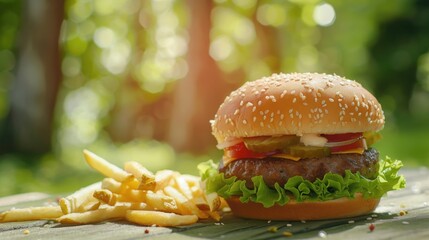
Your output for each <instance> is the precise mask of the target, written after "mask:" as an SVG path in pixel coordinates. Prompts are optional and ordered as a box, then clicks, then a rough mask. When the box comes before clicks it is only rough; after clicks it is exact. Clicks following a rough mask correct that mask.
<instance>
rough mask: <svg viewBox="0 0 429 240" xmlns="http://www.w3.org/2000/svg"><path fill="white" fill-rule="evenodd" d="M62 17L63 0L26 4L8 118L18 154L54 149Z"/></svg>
mask: <svg viewBox="0 0 429 240" xmlns="http://www.w3.org/2000/svg"><path fill="white" fill-rule="evenodd" d="M63 17H64V2H63V1H61V0H39V1H33V0H27V1H25V2H24V9H23V23H22V28H21V29H22V31H21V35H20V37H19V52H18V61H17V68H16V78H15V79H14V81H13V84H12V90H11V108H10V113H9V114H10V115H9V118H8V119H9V124H10V125H9V126H11V131H12V133H11V135H12V138H13V139H12V141H13V145H14V150H15V151H18V152H26V153H44V152H47V151H49V150H50V149H51V135H52V127H53V113H54V108H55V101H56V97H57V93H58V87H59V84H60V82H61V67H60V66H61V57H60V49H59V35H60V29H61V23H62V21H63Z"/></svg>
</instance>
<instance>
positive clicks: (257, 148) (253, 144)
mask: <svg viewBox="0 0 429 240" xmlns="http://www.w3.org/2000/svg"><path fill="white" fill-rule="evenodd" d="M243 141H244V144H245V145H246V148H247V149H249V150H252V151H254V152H259V153H262V152H272V151H275V150H283V149H286V148H287V147H289V146H292V145H295V144H298V143H299V137H298V136H295V135H282V136H271V137H251V138H245V139H243Z"/></svg>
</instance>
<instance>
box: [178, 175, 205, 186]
mask: <svg viewBox="0 0 429 240" xmlns="http://www.w3.org/2000/svg"><path fill="white" fill-rule="evenodd" d="M181 176H182V178H183V179H185V181H186V182H187V183H188V184H189V187H191V188H192V187H194V186H197V187H199V186H200V181H201V178H200V177H197V176H194V175H189V174H182V175H181Z"/></svg>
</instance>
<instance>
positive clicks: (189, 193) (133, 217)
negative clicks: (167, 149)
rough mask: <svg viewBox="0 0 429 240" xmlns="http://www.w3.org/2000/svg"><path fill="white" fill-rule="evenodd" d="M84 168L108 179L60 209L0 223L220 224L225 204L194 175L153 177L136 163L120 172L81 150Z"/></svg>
mask: <svg viewBox="0 0 429 240" xmlns="http://www.w3.org/2000/svg"><path fill="white" fill-rule="evenodd" d="M84 156H85V159H86V161H87V162H88V164H89V165H90V166H91V167H92V168H94V169H95V170H97V171H99V172H100V173H102V174H103V175H105V176H106V178H104V179H103V181H102V182H97V183H94V184H92V185H89V186H87V187H84V188H82V189H80V190H78V191H76V192H75V193H73V194H71V195H69V196H67V197H64V198H61V199H60V200H59V206H55V207H36V208H24V209H14V210H9V211H6V212H3V213H0V222H9V221H26V220H37V219H55V220H56V221H58V222H60V223H69V224H87V223H95V222H101V221H105V220H110V219H127V220H129V221H131V222H135V223H137V224H142V225H154V224H155V225H158V226H177V225H186V224H192V223H195V222H197V221H198V219H205V218H209V217H211V218H213V219H214V220H216V221H219V220H220V215H219V212H217V210H218V209H219V208H220V207H222V206H226V205H225V204H226V202H225V201H223V202H222V199H221V198H219V196H218V195H217V194H216V193H211V194H205V193H204V191H203V189H204V183H201V180H200V178H199V177H197V176H192V175H186V174H184V175H182V174H180V173H178V172H175V171H171V170H162V171H158V172H156V174H153V173H152V172H151V171H149V170H148V169H146V168H145V167H144V166H142V165H141V164H139V163H137V162H127V163H125V165H124V169H121V168H119V167H117V166H115V165H113V164H111V163H109V162H108V161H106V160H104V159H103V158H101V157H99V156H97V155H95V154H94V153H92V152H90V151H88V150H84Z"/></svg>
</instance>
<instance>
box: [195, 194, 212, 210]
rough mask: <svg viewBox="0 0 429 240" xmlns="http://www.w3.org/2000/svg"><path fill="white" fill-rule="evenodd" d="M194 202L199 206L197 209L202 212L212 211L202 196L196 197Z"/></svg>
mask: <svg viewBox="0 0 429 240" xmlns="http://www.w3.org/2000/svg"><path fill="white" fill-rule="evenodd" d="M193 201H194V203H195V205H196V206H197V208H198V209H200V210H201V211H210V206H209V204H208V203H207V202H206V200H205V198H204V197H203V196H202V195H201V196H197V197H194V198H193Z"/></svg>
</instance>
